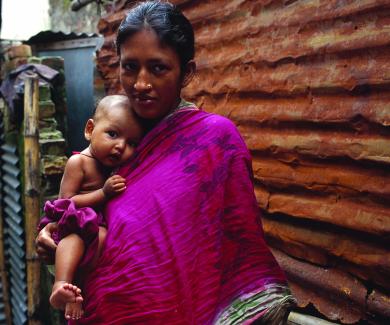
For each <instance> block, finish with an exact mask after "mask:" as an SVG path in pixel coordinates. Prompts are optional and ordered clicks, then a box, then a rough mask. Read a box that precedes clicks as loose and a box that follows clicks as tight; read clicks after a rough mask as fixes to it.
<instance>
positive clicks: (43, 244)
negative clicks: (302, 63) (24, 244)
mask: <svg viewBox="0 0 390 325" xmlns="http://www.w3.org/2000/svg"><path fill="white" fill-rule="evenodd" d="M57 228H58V225H57V223H56V222H51V223H48V224H47V225H46V226H45V227H44V228H42V230H41V231H40V232H39V233H38V236H37V238H36V239H35V247H36V251H37V254H38V256H39V258H40V259H41V260H43V261H44V262H45V263H46V264H54V260H55V252H56V249H57V245H56V243H55V242H54V240H53V238H52V234H53V232H54V231H56V230H57Z"/></svg>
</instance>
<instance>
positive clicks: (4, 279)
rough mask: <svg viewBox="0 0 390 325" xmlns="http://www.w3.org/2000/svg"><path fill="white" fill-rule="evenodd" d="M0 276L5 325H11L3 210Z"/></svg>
mask: <svg viewBox="0 0 390 325" xmlns="http://www.w3.org/2000/svg"><path fill="white" fill-rule="evenodd" d="M0 274H1V279H0V281H1V284H2V287H3V304H4V314H5V320H6V324H7V325H11V309H10V300H9V292H8V276H7V271H6V269H5V258H4V228H3V210H2V209H0Z"/></svg>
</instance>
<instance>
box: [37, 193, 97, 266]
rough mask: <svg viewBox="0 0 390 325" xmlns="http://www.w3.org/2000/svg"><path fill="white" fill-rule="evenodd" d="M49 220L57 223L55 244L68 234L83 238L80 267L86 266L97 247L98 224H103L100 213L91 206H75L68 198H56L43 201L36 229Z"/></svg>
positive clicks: (54, 235)
mask: <svg viewBox="0 0 390 325" xmlns="http://www.w3.org/2000/svg"><path fill="white" fill-rule="evenodd" d="M50 222H57V223H58V231H56V232H55V233H54V234H53V239H54V241H55V242H56V243H57V244H58V242H59V241H60V240H61V239H62V238H64V237H66V236H68V235H69V234H77V235H79V236H80V238H81V239H83V241H84V243H85V247H86V250H85V253H84V256H83V259H82V262H81V265H80V267H81V268H84V267H85V266H87V265H88V264H89V263H90V262H91V260H92V258H93V257H94V255H95V252H96V249H97V245H98V233H99V226H100V225H102V224H103V218H102V215H101V214H100V213H96V212H95V210H93V209H91V208H76V206H75V204H74V202H73V201H72V200H70V199H58V200H54V201H47V202H46V203H45V207H44V216H43V217H42V219H41V220H40V223H39V226H38V229H39V230H40V229H42V228H43V227H44V226H46V225H47V224H48V223H50Z"/></svg>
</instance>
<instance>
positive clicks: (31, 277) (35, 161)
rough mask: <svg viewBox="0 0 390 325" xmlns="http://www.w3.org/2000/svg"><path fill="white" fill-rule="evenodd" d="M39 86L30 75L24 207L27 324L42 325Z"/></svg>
mask: <svg viewBox="0 0 390 325" xmlns="http://www.w3.org/2000/svg"><path fill="white" fill-rule="evenodd" d="M38 121H39V86H38V79H37V78H36V77H28V78H27V79H26V81H25V89H24V124H23V128H24V130H23V131H24V132H23V135H24V145H23V150H24V153H23V160H24V203H25V204H24V207H25V230H26V262H27V310H28V324H29V325H33V324H34V325H36V324H40V321H39V320H37V309H38V306H39V304H40V300H39V289H40V262H39V259H38V257H37V254H36V251H35V238H36V236H37V224H38V221H39V213H40V207H39V205H40V194H39V189H40V160H39V135H38Z"/></svg>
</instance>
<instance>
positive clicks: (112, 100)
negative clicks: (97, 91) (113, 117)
mask: <svg viewBox="0 0 390 325" xmlns="http://www.w3.org/2000/svg"><path fill="white" fill-rule="evenodd" d="M117 105H120V106H126V107H128V109H130V102H129V99H128V97H127V96H125V95H108V96H105V97H103V98H102V99H101V100H100V101H99V103H98V104H97V105H96V107H95V108H94V110H93V113H92V118H93V119H94V120H98V119H99V118H100V117H101V116H102V115H104V113H105V112H106V110H107V109H110V108H113V107H114V106H117Z"/></svg>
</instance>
